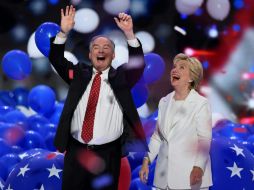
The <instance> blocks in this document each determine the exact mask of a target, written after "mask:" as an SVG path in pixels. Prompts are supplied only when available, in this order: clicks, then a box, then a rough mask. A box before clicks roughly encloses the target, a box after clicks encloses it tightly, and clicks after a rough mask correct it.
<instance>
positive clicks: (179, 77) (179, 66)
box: [170, 60, 192, 89]
mask: <svg viewBox="0 0 254 190" xmlns="http://www.w3.org/2000/svg"><path fill="white" fill-rule="evenodd" d="M170 81H171V85H172V86H173V87H174V88H179V87H180V88H181V89H182V88H185V87H186V88H189V87H190V85H191V82H192V80H191V78H190V68H189V65H188V62H187V61H186V60H180V61H178V62H176V63H174V65H173V69H172V70H171V72H170Z"/></svg>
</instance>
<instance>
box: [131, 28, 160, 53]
mask: <svg viewBox="0 0 254 190" xmlns="http://www.w3.org/2000/svg"><path fill="white" fill-rule="evenodd" d="M135 36H136V37H137V38H138V39H139V40H140V41H141V44H142V47H143V51H144V53H149V52H152V51H153V49H154V47H155V40H154V37H153V36H152V35H151V34H150V33H148V32H146V31H139V32H137V33H136V34H135Z"/></svg>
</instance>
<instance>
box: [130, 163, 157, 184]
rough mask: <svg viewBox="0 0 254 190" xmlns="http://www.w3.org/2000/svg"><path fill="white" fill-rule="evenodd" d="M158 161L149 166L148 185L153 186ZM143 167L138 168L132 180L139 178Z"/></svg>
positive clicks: (132, 175)
mask: <svg viewBox="0 0 254 190" xmlns="http://www.w3.org/2000/svg"><path fill="white" fill-rule="evenodd" d="M155 166H156V161H154V162H153V163H152V164H151V165H149V174H148V179H147V183H146V185H148V186H153V179H154V171H155ZM141 167H142V165H140V166H138V167H136V168H135V169H134V170H133V171H132V174H131V178H132V179H135V178H138V177H139V171H140V169H141Z"/></svg>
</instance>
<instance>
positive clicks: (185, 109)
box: [166, 90, 196, 130]
mask: <svg viewBox="0 0 254 190" xmlns="http://www.w3.org/2000/svg"><path fill="white" fill-rule="evenodd" d="M195 93H196V91H195V90H191V91H190V93H189V95H188V96H187V97H186V99H185V100H184V102H183V104H182V105H181V106H180V107H179V108H178V110H177V111H176V113H174V115H172V113H171V112H170V111H171V110H172V102H173V96H174V94H173V95H172V96H171V98H170V103H169V106H168V109H167V117H168V119H167V121H166V122H167V127H169V128H170V129H169V130H172V129H173V128H174V127H175V126H176V125H177V123H178V122H179V121H180V120H184V119H185V117H187V116H189V115H190V113H191V112H192V110H193V109H194V107H193V106H194V100H195Z"/></svg>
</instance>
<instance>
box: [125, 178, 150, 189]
mask: <svg viewBox="0 0 254 190" xmlns="http://www.w3.org/2000/svg"><path fill="white" fill-rule="evenodd" d="M141 189H142V190H152V187H151V186H148V185H146V184H144V183H143V182H141V181H140V179H139V178H136V179H134V180H132V182H131V185H130V190H141Z"/></svg>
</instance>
